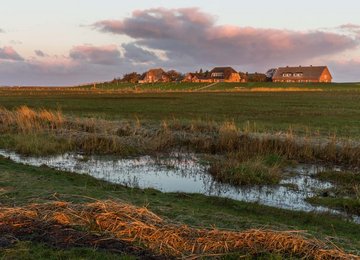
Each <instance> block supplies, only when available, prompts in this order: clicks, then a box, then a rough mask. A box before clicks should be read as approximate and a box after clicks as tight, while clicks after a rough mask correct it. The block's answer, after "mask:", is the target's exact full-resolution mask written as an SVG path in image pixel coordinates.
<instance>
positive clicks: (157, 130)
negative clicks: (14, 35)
mask: <svg viewBox="0 0 360 260" xmlns="http://www.w3.org/2000/svg"><path fill="white" fill-rule="evenodd" d="M206 86H207V84H195V83H163V84H145V85H137V84H127V83H121V84H120V83H119V84H116V83H115V84H103V85H101V84H97V85H96V86H95V88H94V86H91V85H89V86H79V87H72V88H0V108H1V109H0V147H1V148H7V149H9V150H17V151H19V152H22V153H25V154H36V155H39V154H41V155H43V154H53V153H55V154H56V153H62V152H66V151H80V152H84V153H89V154H99V153H101V154H102V153H104V154H113V155H114V154H116V155H117V156H129V155H138V154H146V153H149V154H151V153H156V152H162V151H165V150H171V149H173V148H183V147H186V148H187V149H189V150H190V151H195V152H201V153H204V154H207V155H208V156H209V158H210V157H211V156H213V157H214V158H216V159H214V164H213V165H212V168H211V171H213V175H214V176H217V178H218V179H220V180H223V181H225V182H229V183H233V184H234V183H235V184H238V185H244V184H246V185H248V184H262V183H267V184H276V183H278V182H279V181H280V180H281V178H282V175H281V174H280V170H281V169H280V168H281V167H284V165H287V164H288V163H290V161H291V163H297V162H299V161H305V162H306V160H307V159H308V160H309V162H313V161H314V160H315V162H316V161H317V160H320V161H322V162H325V163H328V164H332V163H334V162H335V163H338V162H340V163H341V162H348V163H349V165H350V166H351V163H353V165H352V166H355V164H356V166H358V165H357V163H358V162H359V160H358V158H359V156H358V155H359V151H358V150H356V149H355V150H351V149H350V148H349V147H345V148H344V149H343V150H341V149H338V148H336V146H335V145H333V146H331V145H330V146H326V147H325V148H324V149H323V150H321V151H320V150H319V151H318V150H316V149H313V150H311V149H312V148H311V147H310V146H309V147H306V146H304V147H302V148H301V149H300V148H299V147H298V146H296V145H294V142H292V141H291V140H294V139H296V138H297V137H306V138H308V139H311V140H313V139H315V140H317V139H319V140H320V139H329V140H345V141H347V142H349V143H356V142H358V141H359V140H360V91H359V90H360V85H359V84H357V83H352V84H351V83H349V84H275V83H246V84H243V83H242V84H240V83H239V84H237V83H236V84H235V83H234V84H231V83H219V84H216V85H214V86H212V87H209V88H205V87H206ZM21 106H27V107H28V108H27V107H23V108H21V109H19V107H21ZM29 108H30V109H29ZM31 109H33V110H31ZM242 133H245V135H244V136H242V139H241V140H242V142H240V141H238V139H239V136H241V134H242ZM258 133H263V134H271V136H279V135H277V134H280V133H282V134H284V135H285V136H287V138H288V139H286V140H285V141H284V142H279V143H276V142H273V141H272V140H270V139H269V140H267V139H264V140H263V141H261V140H260V141H259V140H257V142H255V141H252V139H251V138H250V139H249V138H248V135H252V134H258ZM289 140H290V141H289ZM306 140H307V139H306ZM252 142H253V143H252ZM335 143H336V142H334V143H333V144H335ZM211 158H212V157H211ZM212 159H213V158H212ZM312 160H313V161H312ZM229 173H231V174H232V175H233V176H234V177H232V178H229V176H228V174H229ZM335 174H336V173H335ZM249 176H252V178H249ZM334 176H335V175H334V174H333V173H328V174H325V173H324V174H323V175H319V176H317V178H319V179H322V180H327V181H330V182H332V183H336V184H338V185H339V190H330V191H326V192H331V193H335V195H336V196H337V195H339V196H340V197H339V198H338V197H336V198H323V197H322V196H317V197H314V198H310V199H309V200H310V201H311V200H312V203H313V204H320V205H327V206H329V207H332V208H335V209H339V208H343V207H348V208H349V209H350V212H353V213H354V212H355V213H356V214H358V212H359V201H358V199H359V196H358V195H356V196H353V195H351V196H349V193H350V192H353V191H354V190H355V191H357V192H358V191H359V180H358V171H357V170H356V169H355V170H354V171H352V172H350V173H347V175H346V177H347V180H348V179H349V180H350V181H349V182H351V184H353V183H356V185H355V186H354V185H347V184H346V182H339V181H336V178H335V177H334ZM234 178H236V179H234ZM334 178H335V179H334ZM357 194H358V193H357ZM348 197H349V198H350V199H351V203H350V202H349V198H348ZM89 198H94V199H99V200H104V199H120V200H122V201H125V202H127V203H131V204H134V205H137V206H148V207H149V209H151V210H152V211H154V212H155V213H157V214H159V215H160V216H162V217H165V218H168V219H170V220H171V221H175V222H178V223H185V224H188V225H191V226H195V227H210V226H211V225H215V226H216V227H219V228H227V229H231V230H244V229H248V228H269V229H273V230H306V231H307V232H308V233H309V234H310V235H312V236H315V237H316V238H319V239H320V240H322V241H330V242H334V243H335V244H336V245H340V246H341V247H344V248H345V249H346V250H347V251H349V252H353V253H356V254H359V252H360V244H359V241H360V237H359V234H360V226H359V225H357V224H354V223H351V222H347V221H344V220H341V219H340V218H339V217H335V216H331V215H326V214H325V215H324V214H312V213H303V212H292V211H287V210H280V209H276V208H271V207H266V206H261V205H258V204H252V203H244V202H237V201H233V200H229V199H220V198H214V197H206V196H202V195H195V194H164V193H161V192H158V191H155V190H151V189H147V190H139V189H130V188H126V187H122V186H119V185H112V184H109V183H105V182H103V181H98V180H95V179H93V178H90V177H88V176H84V175H75V174H72V173H66V172H59V171H55V170H51V169H49V168H47V167H38V168H36V167H30V166H25V165H21V164H16V163H14V162H11V161H10V160H8V159H5V158H0V206H7V207H12V206H25V205H28V204H30V203H43V202H49V201H54V200H58V199H60V200H63V201H69V202H76V203H83V202H87V201H88V200H89ZM0 231H1V230H0ZM0 242H1V241H0ZM19 250H20V251H21V256H22V257H23V258H29V259H35V258H44V257H46V256H51V258H56V259H58V258H79V257H82V258H95V259H113V258H114V259H115V258H117V257H118V256H119V255H118V254H115V253H111V252H107V251H102V250H93V249H89V248H77V249H74V248H61V249H59V248H54V247H52V246H50V245H49V244H46V243H43V242H42V241H33V242H26V241H25V242H21V243H17V244H16V245H15V246H13V247H10V248H6V249H5V250H3V249H1V243H0V258H4V259H13V258H16V256H17V255H16V254H17V253H16V252H17V251H19ZM131 257H135V258H136V255H132V254H131V253H129V254H124V259H128V258H130V259H132V258H131ZM236 257H239V256H238V255H237V256H235V257H234V259H236ZM245 257H248V259H252V257H253V256H252V255H247V256H245ZM258 257H259V259H268V258H272V259H282V256H279V255H276V254H270V255H264V254H260V255H258ZM285 258H286V257H285ZM227 259H232V258H227ZM245 259H247V258H245Z"/></svg>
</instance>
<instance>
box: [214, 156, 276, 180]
mask: <svg viewBox="0 0 360 260" xmlns="http://www.w3.org/2000/svg"><path fill="white" fill-rule="evenodd" d="M268 158H269V157H255V158H251V159H246V160H243V158H242V157H241V156H240V157H238V156H236V155H232V156H231V155H230V158H226V159H217V160H215V161H213V162H212V163H211V165H210V168H209V173H210V174H211V175H212V176H213V177H214V178H215V179H217V180H218V181H220V182H224V183H229V184H232V185H245V186H247V185H249V186H250V185H260V186H261V185H275V184H278V183H279V182H280V181H281V179H282V171H281V168H280V163H278V162H276V163H269V161H270V160H269V159H268Z"/></svg>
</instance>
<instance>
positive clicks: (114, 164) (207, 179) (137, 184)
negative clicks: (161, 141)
mask: <svg viewBox="0 0 360 260" xmlns="http://www.w3.org/2000/svg"><path fill="white" fill-rule="evenodd" d="M0 155H2V156H4V157H8V158H10V159H11V160H13V161H15V162H18V163H23V164H27V165H32V166H41V165H46V166H49V167H51V168H54V169H58V170H63V171H69V172H74V173H79V174H87V175H90V176H92V177H95V178H97V179H101V180H105V181H108V182H111V183H116V184H121V185H125V186H128V187H133V188H141V189H146V188H153V189H157V190H160V191H162V192H183V193H200V194H204V195H208V196H218V197H223V198H230V199H234V200H240V201H245V202H257V203H259V204H263V205H268V206H273V207H277V208H283V209H290V210H301V211H307V212H309V211H315V212H330V213H333V214H339V215H342V216H344V217H349V218H350V219H352V220H353V221H355V222H358V223H360V218H359V217H356V216H346V215H345V214H344V213H342V212H339V211H337V210H331V209H328V208H326V207H322V206H313V205H311V204H310V203H308V202H306V201H305V199H306V198H308V197H312V196H314V195H315V194H316V191H317V190H321V189H326V188H330V187H331V186H332V184H330V183H328V182H323V181H319V180H316V179H314V178H312V175H314V174H315V173H317V172H318V171H321V170H324V168H323V167H321V166H315V165H300V166H297V167H295V168H289V169H286V170H285V171H287V173H289V177H288V178H286V179H284V180H283V181H281V183H280V185H275V186H262V187H259V186H255V187H253V186H252V187H235V186H233V185H229V184H224V183H220V182H218V181H216V180H214V178H213V177H212V176H211V175H210V174H209V173H208V167H209V166H208V165H206V164H203V163H200V161H199V159H198V157H197V156H196V155H194V154H176V153H174V154H172V155H170V156H167V157H151V156H141V157H137V158H128V159H118V158H115V157H100V156H89V157H84V156H82V155H78V154H64V155H60V156H49V157H25V156H21V155H19V154H17V153H14V152H8V151H5V150H0Z"/></svg>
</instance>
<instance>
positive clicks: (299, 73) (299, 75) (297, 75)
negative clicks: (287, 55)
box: [294, 72, 304, 77]
mask: <svg viewBox="0 0 360 260" xmlns="http://www.w3.org/2000/svg"><path fill="white" fill-rule="evenodd" d="M303 75H304V74H303V73H302V72H296V73H294V77H302V76H303Z"/></svg>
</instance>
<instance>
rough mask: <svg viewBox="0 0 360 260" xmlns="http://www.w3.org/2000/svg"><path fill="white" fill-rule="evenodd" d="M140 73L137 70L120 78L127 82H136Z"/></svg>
mask: <svg viewBox="0 0 360 260" xmlns="http://www.w3.org/2000/svg"><path fill="white" fill-rule="evenodd" d="M140 77H141V75H140V74H138V73H137V72H131V73H128V74H125V75H124V77H123V78H122V79H121V81H122V82H128V83H137V82H138V81H139V80H140Z"/></svg>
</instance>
